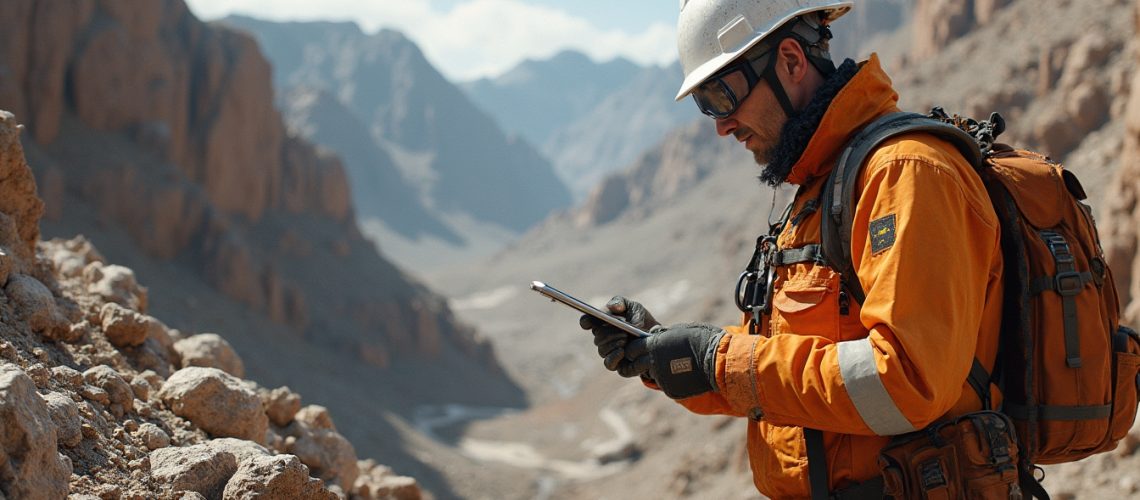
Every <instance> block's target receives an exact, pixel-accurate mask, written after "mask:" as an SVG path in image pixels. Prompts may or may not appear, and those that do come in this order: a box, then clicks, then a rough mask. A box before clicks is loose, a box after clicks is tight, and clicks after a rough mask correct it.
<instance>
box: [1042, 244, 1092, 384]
mask: <svg viewBox="0 0 1140 500" xmlns="http://www.w3.org/2000/svg"><path fill="white" fill-rule="evenodd" d="M1041 239H1042V240H1044V241H1045V245H1046V246H1048V247H1049V253H1051V254H1053V262H1054V263H1055V264H1056V267H1057V275H1056V276H1055V277H1054V278H1053V279H1054V280H1055V286H1054V288H1053V289H1054V291H1056V292H1057V293H1058V294H1059V295H1061V315H1062V317H1063V320H1064V328H1065V364H1066V365H1067V366H1068V367H1069V368H1080V367H1081V339H1080V338H1079V337H1078V336H1077V334H1078V332H1077V298H1076V295H1077V294H1079V293H1081V289H1082V288H1084V285H1085V283H1086V281H1085V280H1084V279H1083V278H1082V277H1081V273H1079V272H1077V270H1076V267H1075V266H1074V261H1073V253H1072V252H1071V251H1070V249H1069V243H1068V242H1067V241H1065V237H1064V236H1061V235H1060V234H1057V233H1055V232H1053V231H1041ZM1089 279H1090V280H1091V279H1092V277H1091V276H1090V277H1089Z"/></svg>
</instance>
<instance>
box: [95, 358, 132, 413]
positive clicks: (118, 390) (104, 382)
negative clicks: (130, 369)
mask: <svg viewBox="0 0 1140 500" xmlns="http://www.w3.org/2000/svg"><path fill="white" fill-rule="evenodd" d="M83 378H84V380H86V381H87V383H88V384H91V385H93V386H95V387H98V388H100V389H103V390H104V391H107V395H108V397H109V400H110V404H109V407H108V409H110V410H111V413H112V414H114V415H115V416H116V417H122V416H123V414H124V413H126V412H128V411H133V410H134V407H135V406H134V401H135V393H134V391H132V390H131V386H130V384H128V383H127V381H126V380H123V377H121V376H120V375H119V372H117V371H115V369H114V368H111V367H110V366H106V365H99V366H96V367H93V368H91V369H89V370H87V371H85V372H83Z"/></svg>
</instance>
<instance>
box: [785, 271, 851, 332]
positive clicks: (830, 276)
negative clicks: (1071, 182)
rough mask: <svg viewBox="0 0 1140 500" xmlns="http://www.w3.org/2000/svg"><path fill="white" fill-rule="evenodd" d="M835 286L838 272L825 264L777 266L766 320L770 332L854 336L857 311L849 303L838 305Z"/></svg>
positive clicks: (836, 285) (839, 299)
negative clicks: (769, 314)
mask: <svg viewBox="0 0 1140 500" xmlns="http://www.w3.org/2000/svg"><path fill="white" fill-rule="evenodd" d="M839 290H840V284H839V274H837V273H836V272H835V271H834V270H832V269H831V268H829V267H826V266H821V265H815V264H794V265H790V266H784V267H782V268H779V269H778V270H777V280H776V283H775V293H774V294H773V296H772V317H771V320H770V324H769V326H770V331H771V333H772V335H788V334H792V335H815V336H820V337H825V338H828V339H831V340H834V341H841V340H845V339H847V338H858V336H859V332H858V330H862V326H861V325H859V321H858V317H859V316H858V311H857V309H856V308H855V307H852V304H847V305H846V307H841V304H840V302H841V297H840V292H839ZM842 309H846V312H847V314H846V315H844V314H842V311H841V310H842ZM865 335H866V334H865V333H863V336H865Z"/></svg>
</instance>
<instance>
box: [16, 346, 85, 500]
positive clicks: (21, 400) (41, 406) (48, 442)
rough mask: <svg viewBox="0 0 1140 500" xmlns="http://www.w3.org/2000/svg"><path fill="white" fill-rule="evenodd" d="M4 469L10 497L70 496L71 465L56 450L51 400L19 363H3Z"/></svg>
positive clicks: (43, 497) (45, 497) (47, 497)
mask: <svg viewBox="0 0 1140 500" xmlns="http://www.w3.org/2000/svg"><path fill="white" fill-rule="evenodd" d="M0 422H3V423H4V432H0V471H3V474H4V476H3V478H4V485H5V486H4V492H5V494H6V495H7V496H8V497H10V498H21V499H23V498H28V499H41V498H42V499H56V498H63V497H65V496H67V481H68V478H69V477H70V476H71V468H70V467H68V465H67V462H66V461H64V460H63V458H62V455H60V454H59V452H58V451H56V447H57V441H56V432H55V429H54V428H53V424H52V418H51V413H50V412H49V410H48V406H47V403H45V402H44V400H43V398H41V397H40V396H39V394H37V393H36V387H35V383H33V382H32V379H31V378H30V377H28V376H27V374H25V373H24V372H23V370H20V369H19V368H18V367H16V366H14V365H10V364H0Z"/></svg>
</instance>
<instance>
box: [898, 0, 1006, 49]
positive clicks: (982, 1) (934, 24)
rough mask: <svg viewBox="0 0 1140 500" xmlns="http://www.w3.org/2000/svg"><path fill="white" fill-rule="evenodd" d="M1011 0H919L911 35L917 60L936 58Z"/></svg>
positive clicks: (915, 8)
mask: <svg viewBox="0 0 1140 500" xmlns="http://www.w3.org/2000/svg"><path fill="white" fill-rule="evenodd" d="M1009 2H1010V0H917V2H916V3H915V7H914V20H913V28H912V32H913V33H914V45H913V47H912V48H911V54H912V55H913V56H914V57H915V58H923V57H929V56H932V55H934V54H937V53H938V52H939V51H941V50H942V48H943V47H945V46H946V44H947V43H950V42H952V41H953V40H954V39H956V38H958V37H960V36H962V35H964V34H965V33H966V32H968V31H970V29H972V28H973V27H974V26H980V25H984V24H987V23H989V22H990V21H991V20H993V18H994V15H995V14H996V12H997V10H998V9H1000V8H1002V7H1004V6H1005V5H1007V4H1009Z"/></svg>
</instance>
